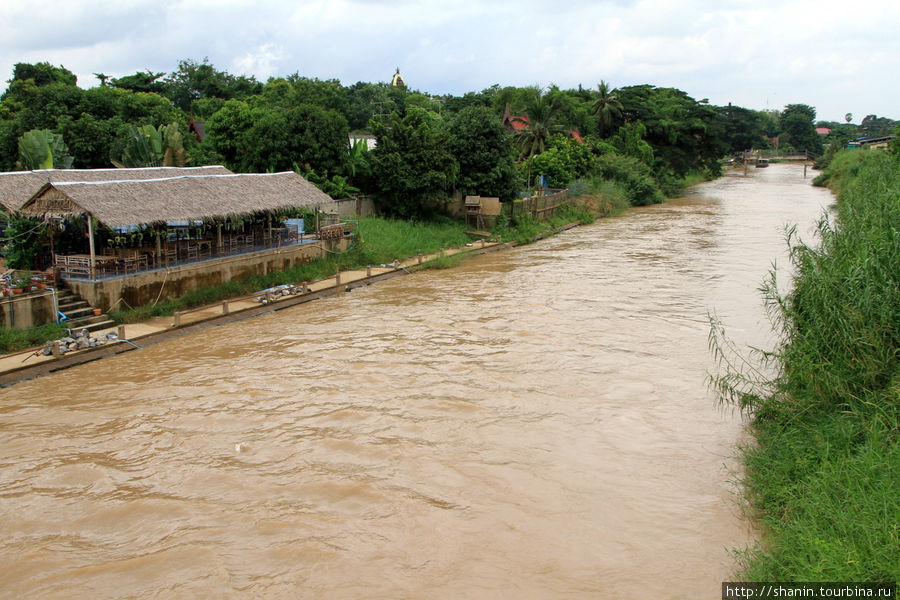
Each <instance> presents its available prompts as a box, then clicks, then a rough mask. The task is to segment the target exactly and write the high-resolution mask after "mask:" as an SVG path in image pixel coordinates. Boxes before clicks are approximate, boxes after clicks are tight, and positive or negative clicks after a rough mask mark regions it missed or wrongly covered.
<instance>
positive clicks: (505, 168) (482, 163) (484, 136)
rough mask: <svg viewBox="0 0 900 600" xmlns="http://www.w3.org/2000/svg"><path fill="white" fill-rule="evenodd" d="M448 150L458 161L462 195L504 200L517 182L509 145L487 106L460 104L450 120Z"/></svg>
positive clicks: (511, 149) (506, 136)
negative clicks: (460, 107)
mask: <svg viewBox="0 0 900 600" xmlns="http://www.w3.org/2000/svg"><path fill="white" fill-rule="evenodd" d="M450 135H451V137H450V151H451V152H452V153H453V155H454V157H456V161H457V162H458V163H459V177H458V180H457V189H458V190H459V191H460V192H461V193H462V194H463V195H476V196H494V197H498V198H500V200H502V201H507V200H510V199H512V198H514V197H515V196H516V194H517V193H518V185H517V179H516V171H515V165H514V162H513V147H512V144H511V142H510V137H509V135H507V133H506V131H505V129H504V128H503V125H502V124H501V123H500V120H499V119H498V118H497V115H496V114H495V113H494V112H493V111H492V110H491V109H489V108H487V107H483V106H474V107H469V108H464V109H463V110H461V111H460V112H459V113H458V114H457V115H455V116H454V118H453V120H452V121H451V123H450Z"/></svg>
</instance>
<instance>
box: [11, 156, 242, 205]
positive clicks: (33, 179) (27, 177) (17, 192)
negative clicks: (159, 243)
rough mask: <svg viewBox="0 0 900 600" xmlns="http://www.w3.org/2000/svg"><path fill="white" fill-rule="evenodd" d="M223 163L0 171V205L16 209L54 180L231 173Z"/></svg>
mask: <svg viewBox="0 0 900 600" xmlns="http://www.w3.org/2000/svg"><path fill="white" fill-rule="evenodd" d="M231 174H232V173H231V171H229V170H228V169H226V168H225V167H220V166H210V167H147V168H140V169H139V168H134V169H45V170H41V171H10V172H6V173H3V172H0V205H2V206H3V208H4V209H6V210H7V211H9V212H14V211H17V210H19V209H20V208H21V207H22V205H23V204H25V203H26V202H28V200H30V199H31V197H32V196H34V195H35V194H36V193H37V191H38V190H40V189H41V187H42V186H43V185H44V184H46V183H50V182H53V181H121V180H123V179H163V178H169V177H177V176H180V175H231Z"/></svg>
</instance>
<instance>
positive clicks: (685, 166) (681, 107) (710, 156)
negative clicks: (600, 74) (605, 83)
mask: <svg viewBox="0 0 900 600" xmlns="http://www.w3.org/2000/svg"><path fill="white" fill-rule="evenodd" d="M618 95H619V99H620V100H621V102H622V106H623V117H624V118H625V119H626V121H640V122H641V123H642V124H643V126H644V127H645V128H646V135H645V136H644V139H645V141H646V142H647V143H648V144H649V145H650V146H651V148H652V149H653V154H654V158H655V161H654V162H655V164H656V166H657V167H659V168H661V169H664V170H667V171H671V172H672V173H674V174H675V175H676V176H678V177H683V176H684V175H686V174H687V173H690V172H691V171H704V170H708V171H711V172H717V171H718V170H719V168H720V167H719V159H720V158H721V157H722V156H724V155H725V154H726V152H727V146H726V143H725V136H724V126H723V123H722V121H721V119H720V117H719V115H718V114H717V113H716V111H715V110H714V109H713V108H712V107H710V106H708V105H707V104H705V102H698V101H696V100H694V99H693V98H691V97H690V96H688V95H687V94H686V93H684V92H682V91H681V90H677V89H674V88H657V87H653V86H650V85H638V86H630V87H625V88H621V89H620V90H619V91H618Z"/></svg>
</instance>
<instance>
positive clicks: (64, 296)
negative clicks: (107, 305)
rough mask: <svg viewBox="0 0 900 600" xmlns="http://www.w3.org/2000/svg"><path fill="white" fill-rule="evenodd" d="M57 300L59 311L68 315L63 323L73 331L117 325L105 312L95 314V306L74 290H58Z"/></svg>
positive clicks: (97, 329) (95, 329) (94, 329)
mask: <svg viewBox="0 0 900 600" xmlns="http://www.w3.org/2000/svg"><path fill="white" fill-rule="evenodd" d="M56 300H57V307H58V308H59V312H61V313H62V314H64V315H66V317H67V318H66V320H64V321H63V322H62V323H61V325H64V326H65V327H68V328H69V329H71V330H73V331H81V330H82V329H87V330H88V331H99V330H101V329H108V328H110V327H115V325H116V323H115V321H112V320H111V319H110V318H109V317H108V316H106V314H104V313H100V314H99V315H95V314H94V307H92V306H91V305H90V304H88V303H87V301H86V300H82V299H81V298H80V297H79V296H76V295H75V293H74V292H72V290H68V289H62V290H58V292H57V295H56Z"/></svg>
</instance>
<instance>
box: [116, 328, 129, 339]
mask: <svg viewBox="0 0 900 600" xmlns="http://www.w3.org/2000/svg"><path fill="white" fill-rule="evenodd" d="M116 335H117V336H119V339H120V340H124V339H127V338H126V337H125V326H124V325H119V328H118V329H117V330H116Z"/></svg>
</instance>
